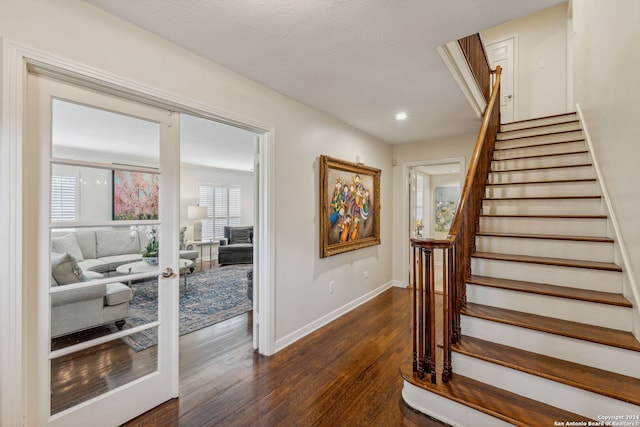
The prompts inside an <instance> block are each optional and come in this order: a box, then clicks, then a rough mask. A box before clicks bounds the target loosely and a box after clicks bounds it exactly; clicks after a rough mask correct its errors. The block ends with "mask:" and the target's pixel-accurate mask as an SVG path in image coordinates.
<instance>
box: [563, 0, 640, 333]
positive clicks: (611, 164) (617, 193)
mask: <svg viewBox="0 0 640 427" xmlns="http://www.w3.org/2000/svg"><path fill="white" fill-rule="evenodd" d="M573 7H574V9H573V22H574V69H575V75H574V81H575V97H576V103H577V104H578V106H579V108H580V110H581V111H582V114H583V118H584V125H585V127H586V128H587V130H588V132H589V135H590V137H591V142H592V144H593V155H594V157H595V158H596V161H597V163H598V165H599V167H600V170H601V172H602V175H603V178H604V179H603V181H604V184H605V186H606V188H607V190H608V193H609V196H610V198H611V204H612V207H613V214H614V215H615V218H616V219H617V222H618V225H619V227H620V231H621V233H622V236H621V240H622V243H623V244H624V246H625V247H626V249H627V251H628V256H629V260H630V263H629V265H628V266H627V271H628V272H630V273H632V275H633V276H632V277H633V278H634V279H635V283H636V284H637V283H638V282H640V221H639V218H640V202H639V201H640V186H638V183H639V182H640V168H638V159H639V158H640V144H639V143H638V141H639V135H640V121H639V120H638V99H639V98H640V85H639V84H638V76H639V75H640V49H639V48H638V40H640V27H638V22H640V2H638V1H637V0H616V1H607V2H603V1H599V0H574V1H573ZM636 286H637V285H636ZM636 302H638V294H637V293H636ZM636 327H637V325H636ZM639 334H640V331H639V330H636V336H638V335H639Z"/></svg>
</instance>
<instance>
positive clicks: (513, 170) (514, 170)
mask: <svg viewBox="0 0 640 427" xmlns="http://www.w3.org/2000/svg"><path fill="white" fill-rule="evenodd" d="M591 166H593V164H591V163H580V164H577V165H560V166H543V167H535V168H517V169H503V170H493V169H492V170H490V171H489V173H490V174H491V173H509V172H527V171H536V170H547V169H562V168H582V167H591Z"/></svg>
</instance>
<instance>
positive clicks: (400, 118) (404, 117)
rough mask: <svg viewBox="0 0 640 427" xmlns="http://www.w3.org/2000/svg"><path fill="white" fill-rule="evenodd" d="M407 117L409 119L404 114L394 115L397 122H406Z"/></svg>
mask: <svg viewBox="0 0 640 427" xmlns="http://www.w3.org/2000/svg"><path fill="white" fill-rule="evenodd" d="M407 117H409V116H408V115H407V113H405V112H400V113H396V120H398V121H400V120H406V119H407Z"/></svg>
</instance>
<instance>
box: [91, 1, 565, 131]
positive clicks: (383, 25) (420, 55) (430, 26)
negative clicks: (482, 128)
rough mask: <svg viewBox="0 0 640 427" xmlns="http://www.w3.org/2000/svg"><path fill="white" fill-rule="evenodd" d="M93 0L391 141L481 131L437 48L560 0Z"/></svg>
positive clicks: (111, 10)
mask: <svg viewBox="0 0 640 427" xmlns="http://www.w3.org/2000/svg"><path fill="white" fill-rule="evenodd" d="M86 1H87V2H88V3H91V4H93V5H95V6H97V7H99V8H101V9H103V10H105V11H107V12H109V13H112V14H114V15H116V16H119V17H121V18H122V19H124V20H127V21H129V22H131V23H133V24H135V25H137V26H139V27H141V28H144V29H146V30H148V31H150V32H152V33H155V34H157V35H159V36H161V37H163V38H165V39H167V40H170V41H171V42H173V43H176V44H178V45H180V46H182V47H184V48H186V49H188V50H191V51H193V52H195V53H197V54H199V55H201V56H203V57H205V58H208V59H210V60H211V61H213V62H216V63H218V64H220V65H223V66H225V67H227V68H229V69H231V70H234V71H236V72H238V73H240V74H242V75H244V76H246V77H249V78H250V79H252V80H255V81H257V82H260V83H262V84H264V85H265V86H268V87H270V88H272V89H274V90H276V91H278V92H280V93H282V94H285V95H287V96H289V97H291V98H294V99H297V100H299V101H301V102H303V103H305V104H307V105H310V106H312V107H315V108H317V109H318V110H321V111H323V112H325V113H327V114H329V115H332V116H334V117H337V118H339V119H340V120H342V121H344V122H346V123H348V124H350V125H352V126H354V127H356V128H359V129H361V130H363V131H365V132H367V133H369V134H371V135H375V136H377V137H379V138H381V139H382V140H384V141H387V142H390V143H405V142H415V141H422V140H427V139H432V138H438V137H445V136H450V135H458V134H463V133H470V132H475V131H476V130H477V128H478V120H477V118H476V117H475V115H474V113H473V111H472V110H471V107H470V106H469V105H468V103H467V101H466V98H464V96H463V95H462V92H461V91H460V89H459V88H458V87H457V85H456V84H455V82H454V80H453V78H452V77H451V75H450V73H449V72H448V70H447V68H446V66H445V65H444V63H443V61H442V59H441V58H440V56H439V55H438V53H437V52H436V47H437V46H440V45H442V44H444V43H446V42H449V41H452V40H456V39H458V38H461V37H464V36H466V35H469V34H473V33H476V32H479V31H481V30H484V29H487V28H490V27H492V26H495V25H497V24H500V23H503V22H506V21H509V20H511V19H514V18H517V17H520V16H524V15H527V14H530V13H532V12H534V11H537V10H540V9H543V8H545V7H548V6H552V5H555V4H557V3H561V2H562V1H561V0H536V1H532V0H136V1H130V0H86ZM399 110H403V111H406V112H407V113H408V114H409V119H407V120H406V121H404V122H396V121H395V120H394V118H393V116H394V114H395V113H396V112H397V111H399Z"/></svg>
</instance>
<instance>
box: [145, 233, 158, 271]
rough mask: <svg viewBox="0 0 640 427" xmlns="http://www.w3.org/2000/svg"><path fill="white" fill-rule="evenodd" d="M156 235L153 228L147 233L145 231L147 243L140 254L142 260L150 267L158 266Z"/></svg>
mask: <svg viewBox="0 0 640 427" xmlns="http://www.w3.org/2000/svg"><path fill="white" fill-rule="evenodd" d="M157 233H158V232H157V230H156V228H155V227H151V228H150V229H149V231H147V237H148V238H149V242H148V243H147V246H146V247H145V250H144V252H142V260H143V261H144V262H146V263H147V264H150V265H158V249H159V246H160V245H159V244H158V239H157V237H158V236H157Z"/></svg>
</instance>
